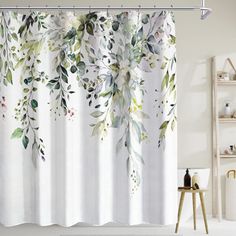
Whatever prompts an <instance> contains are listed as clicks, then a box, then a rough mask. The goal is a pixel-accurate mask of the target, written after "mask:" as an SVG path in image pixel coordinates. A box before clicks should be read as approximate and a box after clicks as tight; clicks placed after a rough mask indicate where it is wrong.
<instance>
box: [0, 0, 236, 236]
mask: <svg viewBox="0 0 236 236" xmlns="http://www.w3.org/2000/svg"><path fill="white" fill-rule="evenodd" d="M113 2H114V1H111V0H110V1H109V0H101V1H96V0H90V1H88V0H87V1H86V0H80V1H79V3H80V5H83V6H87V5H88V4H89V5H91V6H96V5H100V6H101V5H105V6H106V5H108V4H110V5H112V6H115V5H117V6H119V5H121V4H123V5H124V6H128V4H129V5H131V6H137V5H139V4H140V5H142V6H144V3H143V2H144V1H142V0H129V2H128V1H124V0H116V1H115V2H114V3H113ZM199 2H200V1H197V0H191V1H190V0H185V1H183V0H178V1H177V0H175V1H167V0H166V1H164V0H162V1H160V0H159V1H158V4H160V5H168V4H173V5H181V4H185V5H186V4H189V5H191V4H193V5H198V4H199ZM29 4H30V5H46V4H48V5H78V1H76V0H67V1H64V2H62V1H61V2H60V1H56V0H47V1H46V0H33V1H30V0H28V1H26V0H24V1H20V2H19V1H17V0H1V3H0V5H13V6H15V5H18V6H19V5H29ZM154 4H157V3H156V1H152V0H145V6H153V5H154ZM207 5H208V6H210V7H211V8H213V14H212V15H211V16H210V17H209V18H208V19H207V20H206V21H201V20H200V19H199V12H176V29H177V53H178V64H177V66H178V144H179V146H178V154H179V160H178V164H179V167H192V168H196V167H211V163H212V161H211V160H212V151H211V148H212V139H211V129H212V127H211V68H210V58H211V57H212V56H214V55H217V54H224V53H229V52H236V13H235V10H236V1H235V0H225V1H222V0H207ZM211 206H212V202H211V189H210V191H209V193H208V195H207V208H208V213H209V214H210V213H211ZM130 230H131V231H132V232H139V233H141V232H146V234H147V233H148V232H149V233H154V232H157V231H155V229H147V228H138V229H137V228H131V229H128V231H127V229H126V230H123V231H122V229H120V231H117V230H111V229H110V228H107V229H103V228H100V229H99V232H98V230H96V229H94V228H93V229H91V228H90V229H86V228H79V229H78V228H77V229H75V228H72V229H67V230H65V229H62V228H60V227H49V228H44V229H42V228H39V227H36V226H21V227H16V228H11V229H6V228H0V235H1V236H5V235H9V236H10V235H18V234H20V233H23V232H24V235H26V236H27V235H32V234H34V233H35V232H37V235H45V236H47V234H48V235H54V234H55V235H59V234H67V233H68V232H71V233H72V232H73V233H75V232H76V233H82V234H90V235H91V234H92V233H93V232H98V233H100V234H102V233H104V234H106V233H110V234H111V233H114V234H119V232H121V231H122V232H131V231H130ZM52 232H53V233H52ZM22 235H23V234H22Z"/></svg>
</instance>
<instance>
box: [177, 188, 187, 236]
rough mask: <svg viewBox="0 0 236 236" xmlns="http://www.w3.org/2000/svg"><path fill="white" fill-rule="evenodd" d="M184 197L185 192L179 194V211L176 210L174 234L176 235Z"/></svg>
mask: <svg viewBox="0 0 236 236" xmlns="http://www.w3.org/2000/svg"><path fill="white" fill-rule="evenodd" d="M184 195H185V192H181V196H180V200H179V209H178V221H177V223H176V226H175V233H176V234H177V233H178V229H179V222H180V217H181V212H182V208H183V203H184Z"/></svg>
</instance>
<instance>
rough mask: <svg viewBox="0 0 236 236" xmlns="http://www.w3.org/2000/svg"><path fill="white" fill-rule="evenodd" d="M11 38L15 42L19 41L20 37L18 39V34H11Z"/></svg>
mask: <svg viewBox="0 0 236 236" xmlns="http://www.w3.org/2000/svg"><path fill="white" fill-rule="evenodd" d="M11 36H12V38H13V39H14V40H16V41H18V37H17V34H16V33H13V34H11Z"/></svg>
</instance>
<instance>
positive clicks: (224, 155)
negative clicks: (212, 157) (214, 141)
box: [220, 154, 236, 158]
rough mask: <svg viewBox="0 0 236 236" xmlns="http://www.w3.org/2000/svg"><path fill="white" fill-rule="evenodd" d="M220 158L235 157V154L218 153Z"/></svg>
mask: <svg viewBox="0 0 236 236" xmlns="http://www.w3.org/2000/svg"><path fill="white" fill-rule="evenodd" d="M220 158H236V155H227V154H220Z"/></svg>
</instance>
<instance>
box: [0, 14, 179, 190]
mask: <svg viewBox="0 0 236 236" xmlns="http://www.w3.org/2000/svg"><path fill="white" fill-rule="evenodd" d="M175 43H176V38H175V33H174V27H173V18H172V16H171V14H170V13H167V12H165V11H163V12H155V13H153V14H145V13H137V12H122V13H120V14H113V15H112V14H106V13H104V12H89V13H88V14H80V15H77V14H72V13H69V12H67V13H63V12H61V13H58V14H49V13H44V12H37V11H35V12H30V13H29V14H19V13H14V12H10V13H3V12H2V13H1V15H0V86H1V87H0V89H2V90H4V89H10V87H14V86H15V85H16V84H19V85H20V89H18V90H17V94H19V96H18V97H17V100H16V103H15V104H16V106H15V108H14V110H13V111H12V113H13V114H14V118H15V120H16V121H17V125H16V127H15V128H14V129H13V130H12V132H11V138H12V139H16V140H19V141H20V142H21V145H22V148H23V149H27V150H31V151H32V153H33V154H32V155H34V156H36V157H37V158H38V159H41V160H43V161H44V160H46V159H47V153H48V151H47V150H48V147H47V143H46V141H45V140H47V139H46V137H45V135H46V134H45V133H44V131H43V129H41V124H40V120H39V117H38V116H39V113H41V112H42V111H49V114H50V116H53V120H54V122H57V119H59V120H61V121H62V120H63V119H66V120H67V121H68V122H72V120H74V119H75V117H74V114H75V111H76V112H77V110H79V109H77V108H79V106H80V105H79V102H78V104H77V106H78V107H73V106H74V105H75V100H76V99H77V98H78V96H80V95H81V97H82V96H83V99H84V100H86V106H87V108H86V109H87V110H86V111H87V115H88V120H89V121H88V122H89V123H88V124H89V125H90V130H91V136H92V137H98V138H99V139H100V140H101V141H104V139H105V138H106V137H107V136H108V134H109V132H112V131H115V132H117V133H118V134H119V135H118V139H117V143H116V147H115V150H116V155H119V156H123V154H122V153H126V154H125V157H123V158H126V165H127V170H128V175H129V181H130V186H131V190H132V193H135V192H136V191H137V190H138V189H139V186H140V184H141V182H142V181H141V178H142V175H141V169H142V168H143V166H144V164H145V161H146V160H144V157H143V155H142V145H143V144H144V143H148V142H149V141H150V140H149V136H150V135H149V132H150V127H149V126H148V123H149V120H151V119H153V116H154V118H155V121H156V122H157V124H158V126H157V127H156V128H155V132H156V137H157V142H156V144H157V145H156V146H157V147H161V145H162V143H163V142H164V141H165V139H166V138H167V137H168V135H169V134H170V132H172V131H174V129H175V126H176V122H177V118H176V74H175V68H176V55H175ZM46 57H47V58H46ZM46 59H47V60H48V62H49V63H52V65H53V66H52V67H50V68H49V66H47V61H46ZM44 60H45V61H44ZM150 81H151V82H150ZM150 83H153V87H151V88H149V87H148V85H149V84H150ZM44 89H45V90H46V92H45V91H44ZM153 90H154V94H155V101H152V102H150V99H148V98H147V97H148V96H152V94H153ZM41 91H44V92H45V100H43V99H42V98H41V97H40V96H39V94H41ZM4 92H5V91H4ZM3 98H4V100H3ZM148 103H152V104H151V105H153V106H154V111H152V112H153V113H154V115H153V114H152V112H150V110H148V109H147V108H148V105H149V104H148ZM72 104H73V106H72ZM0 105H1V106H2V109H3V108H4V109H5V110H6V107H8V106H7V104H6V100H5V95H3V96H2V100H0ZM83 106H84V104H83ZM12 113H11V114H12ZM1 114H2V113H1ZM5 115H6V112H4V113H3V116H4V117H5ZM79 115H80V114H79ZM79 115H78V118H77V117H76V119H78V120H79V119H81V117H79ZM4 117H3V118H4ZM72 117H73V119H72ZM160 118H161V119H160ZM163 147H164V145H163ZM34 164H35V165H36V162H35V160H34Z"/></svg>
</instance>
